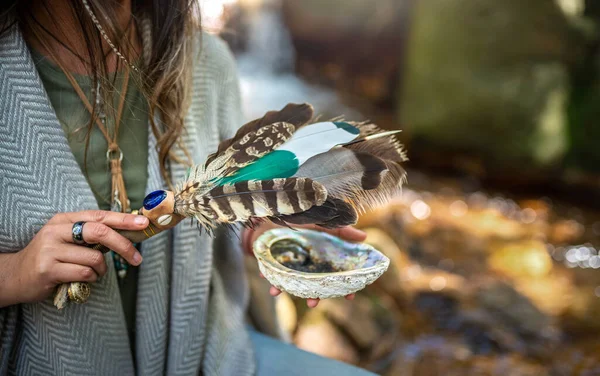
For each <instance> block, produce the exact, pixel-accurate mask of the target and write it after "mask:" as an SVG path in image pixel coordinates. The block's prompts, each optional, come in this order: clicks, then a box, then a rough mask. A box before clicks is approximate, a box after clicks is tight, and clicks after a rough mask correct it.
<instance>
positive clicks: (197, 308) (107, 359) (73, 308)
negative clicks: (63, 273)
mask: <svg viewBox="0 0 600 376" xmlns="http://www.w3.org/2000/svg"><path fill="white" fill-rule="evenodd" d="M199 39H201V43H199V45H200V46H201V54H200V55H199V57H198V58H197V60H196V61H195V68H194V75H193V101H192V105H191V108H190V110H189V113H188V114H187V117H186V128H187V129H186V134H185V136H184V142H185V144H186V146H187V148H188V150H189V151H190V153H191V154H192V156H193V158H194V160H195V162H202V161H203V160H204V159H205V158H206V156H207V155H208V154H209V153H211V152H212V151H214V150H216V148H217V145H218V142H219V141H220V139H222V138H225V137H229V136H231V135H232V134H233V133H234V132H235V130H236V128H237V127H239V126H240V125H241V122H242V117H241V114H240V109H241V105H240V96H239V90H238V81H237V77H236V73H235V66H234V62H233V59H232V56H231V54H230V52H229V50H228V49H227V47H226V45H225V44H224V43H223V42H222V41H221V40H219V39H217V38H215V37H212V36H209V35H205V34H203V35H202V37H201V38H199ZM155 144H156V141H155V140H154V138H153V137H150V140H149V145H148V147H149V150H150V152H149V158H148V173H149V179H148V184H147V191H148V192H149V191H152V190H156V189H160V188H165V184H164V182H163V181H162V179H161V177H160V173H159V165H158V160H157V155H156V150H155ZM180 154H181V155H183V154H182V153H180ZM184 173H185V167H184V166H181V165H176V164H174V165H172V166H171V174H172V178H173V180H174V181H178V180H180V179H181V178H182V177H183V175H184ZM0 184H1V185H0V252H17V251H19V250H21V249H22V248H24V247H25V246H26V245H27V244H28V243H29V242H30V240H31V239H32V237H33V236H34V235H35V233H36V232H37V231H39V229H40V228H41V227H42V226H43V225H44V224H45V223H46V222H47V221H48V220H49V219H50V218H51V217H52V216H53V215H54V214H56V213H59V212H73V211H80V210H86V209H95V208H97V204H96V200H95V198H94V195H93V194H92V191H91V190H90V187H89V186H88V184H87V182H86V179H85V177H84V175H83V173H82V172H81V170H80V168H79V166H78V164H77V162H76V161H75V159H74V157H73V154H72V153H71V150H70V149H69V145H68V143H67V140H66V138H65V135H64V132H63V130H62V128H61V126H60V124H59V122H58V120H57V118H56V115H55V112H54V110H53V109H52V107H51V105H50V102H49V100H48V97H47V95H46V93H45V91H44V88H43V86H42V83H41V81H40V79H39V77H38V74H37V72H36V69H35V66H34V63H33V61H32V59H31V55H30V53H29V51H28V49H27V46H26V44H25V42H24V40H23V37H22V35H21V33H20V31H19V30H18V28H17V27H16V26H15V27H13V28H12V29H11V30H10V31H9V32H8V33H7V34H5V35H4V36H3V37H2V38H1V39H0ZM238 242H239V240H238V239H237V238H236V237H235V236H224V237H221V238H218V239H216V240H213V239H211V238H209V237H206V236H201V235H200V234H199V233H198V230H197V229H196V227H195V226H190V224H189V223H187V222H185V223H182V224H180V225H179V226H177V228H175V229H174V230H172V231H169V232H165V233H161V234H159V235H157V236H155V237H153V238H151V239H149V240H147V241H145V242H144V243H143V248H142V253H143V256H144V261H143V263H142V265H141V266H140V275H139V286H138V297H137V303H136V304H137V313H136V315H137V316H136V338H135V341H136V352H135V354H132V353H131V351H130V348H129V343H128V338H127V330H126V326H125V321H124V317H123V311H122V308H121V307H122V306H121V303H120V297H119V289H118V287H117V281H116V276H115V270H114V267H113V263H112V262H107V265H108V273H107V274H106V275H105V276H104V277H103V278H101V280H100V281H99V282H97V283H95V284H94V285H93V287H92V295H91V297H90V300H89V301H88V302H87V303H86V304H82V305H75V304H72V305H70V306H68V307H67V308H66V309H64V310H62V311H58V310H57V309H56V308H55V307H54V306H53V305H52V301H51V298H49V299H48V300H46V301H44V302H41V303H35V304H21V305H16V306H10V307H6V308H1V309H0V375H5V374H9V375H12V374H18V375H46V374H47V375H134V374H138V375H145V376H146V375H163V374H168V375H198V374H204V375H236V376H237V375H246V374H252V373H253V372H254V358H253V352H252V348H251V344H250V341H249V338H248V334H247V332H246V330H245V327H244V321H243V320H244V313H245V310H246V306H247V302H248V292H247V289H246V279H245V275H244V269H243V261H242V254H241V251H240V250H239V247H238V244H237V243H238ZM108 257H109V256H107V261H110V259H109V258H108ZM0 280H1V278H0ZM0 289H2V286H1V285H0Z"/></svg>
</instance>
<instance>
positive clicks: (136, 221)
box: [49, 210, 149, 230]
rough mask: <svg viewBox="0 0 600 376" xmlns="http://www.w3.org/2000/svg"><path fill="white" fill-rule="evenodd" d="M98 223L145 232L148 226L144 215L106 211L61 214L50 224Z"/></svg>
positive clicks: (53, 218)
mask: <svg viewBox="0 0 600 376" xmlns="http://www.w3.org/2000/svg"><path fill="white" fill-rule="evenodd" d="M79 221H82V222H96V223H101V224H103V225H106V226H108V227H111V228H115V229H119V230H143V229H145V228H146V227H147V226H148V223H149V222H148V218H146V217H144V216H143V215H134V214H126V213H118V212H111V211H106V210H87V211H81V212H74V213H59V214H57V215H55V216H54V217H52V219H51V220H50V222H49V223H50V224H66V223H71V224H72V223H75V222H79Z"/></svg>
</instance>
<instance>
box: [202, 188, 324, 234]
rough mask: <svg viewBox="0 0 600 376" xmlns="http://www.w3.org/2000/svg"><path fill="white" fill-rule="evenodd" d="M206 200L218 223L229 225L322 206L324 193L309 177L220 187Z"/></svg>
mask: <svg viewBox="0 0 600 376" xmlns="http://www.w3.org/2000/svg"><path fill="white" fill-rule="evenodd" d="M206 197H207V198H208V206H209V207H210V209H211V210H212V211H214V212H215V213H216V215H217V218H218V221H219V222H222V223H231V222H239V221H248V220H249V219H251V218H264V217H273V216H275V217H276V216H280V215H289V214H294V213H299V212H302V211H305V210H307V209H310V208H311V207H313V206H315V205H317V206H318V205H322V204H323V203H324V202H325V200H326V199H327V190H326V189H325V187H323V185H321V184H319V183H317V182H315V181H313V180H311V179H308V178H287V179H273V180H260V181H246V182H240V183H235V184H228V185H223V186H219V187H216V188H214V189H212V190H211V191H210V192H209V193H208V194H207V195H206Z"/></svg>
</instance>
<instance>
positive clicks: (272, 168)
mask: <svg viewBox="0 0 600 376" xmlns="http://www.w3.org/2000/svg"><path fill="white" fill-rule="evenodd" d="M298 167H300V166H299V164H298V158H296V155H295V154H294V153H292V152H290V151H287V150H275V151H273V152H271V153H269V154H267V155H265V156H264V157H262V158H260V159H258V160H257V161H256V162H254V163H251V164H249V165H248V166H246V167H243V168H241V169H239V170H238V171H237V172H236V173H235V174H233V175H231V176H228V177H226V178H222V179H219V181H218V184H219V185H223V184H234V183H238V182H241V181H246V180H270V179H275V178H289V177H291V176H293V175H294V174H295V173H296V171H298Z"/></svg>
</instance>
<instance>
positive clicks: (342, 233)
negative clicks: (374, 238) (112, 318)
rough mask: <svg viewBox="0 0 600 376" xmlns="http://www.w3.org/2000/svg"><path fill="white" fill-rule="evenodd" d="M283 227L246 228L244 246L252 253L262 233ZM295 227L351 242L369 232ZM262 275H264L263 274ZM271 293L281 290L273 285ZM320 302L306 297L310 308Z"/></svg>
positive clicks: (359, 240)
mask: <svg viewBox="0 0 600 376" xmlns="http://www.w3.org/2000/svg"><path fill="white" fill-rule="evenodd" d="M277 227H281V226H278V225H276V224H274V223H272V222H263V223H261V224H260V225H259V226H258V227H256V228H254V229H253V230H246V231H247V232H246V233H245V235H244V236H243V237H242V239H243V243H244V244H243V247H244V249H245V250H246V251H247V252H249V253H251V254H252V244H254V241H255V240H256V239H258V237H259V236H260V235H262V234H263V233H264V232H265V231H268V230H271V229H273V228H277ZM293 227H294V228H306V229H311V230H318V231H323V232H326V233H329V234H331V235H334V236H337V237H339V238H342V239H344V240H347V241H351V242H362V241H364V240H365V239H366V238H367V234H366V233H365V232H364V231H361V230H358V229H356V228H354V227H350V226H348V227H341V228H336V229H326V228H323V227H319V226H316V225H293ZM261 277H262V275H261ZM269 293H270V294H271V295H273V296H277V295H279V294H281V291H280V290H279V289H278V288H277V287H275V286H271V289H270V290H269ZM346 299H348V300H352V299H354V294H350V295H346ZM317 304H319V299H306V305H307V306H309V307H310V308H314V307H316V306H317Z"/></svg>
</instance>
